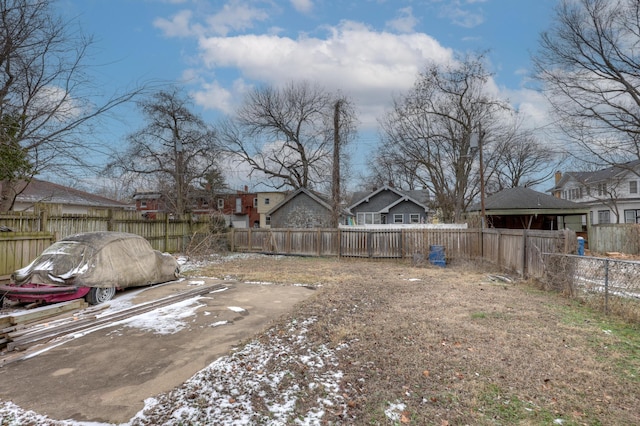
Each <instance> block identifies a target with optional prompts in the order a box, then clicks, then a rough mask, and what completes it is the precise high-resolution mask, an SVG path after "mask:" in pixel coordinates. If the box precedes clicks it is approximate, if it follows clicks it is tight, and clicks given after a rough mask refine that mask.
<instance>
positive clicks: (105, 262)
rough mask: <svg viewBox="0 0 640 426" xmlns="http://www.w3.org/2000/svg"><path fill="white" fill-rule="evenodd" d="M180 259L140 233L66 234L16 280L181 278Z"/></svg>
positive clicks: (106, 282) (117, 283) (90, 282)
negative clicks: (161, 249) (151, 242)
mask: <svg viewBox="0 0 640 426" xmlns="http://www.w3.org/2000/svg"><path fill="white" fill-rule="evenodd" d="M177 274H178V262H177V261H176V260H175V258H174V257H173V256H171V255H169V254H164V253H161V252H159V251H157V250H154V249H153V248H152V247H151V245H150V244H149V242H148V241H147V240H145V239H144V238H142V237H140V236H139V235H135V234H127V233H121V232H89V233H84V234H78V235H73V236H70V237H67V238H64V239H62V240H60V241H58V242H56V243H54V244H52V245H51V246H50V247H49V248H47V249H46V250H45V251H43V252H42V254H41V255H40V256H38V257H37V258H36V259H35V260H34V261H33V262H31V264H29V265H28V266H26V267H24V268H22V269H19V270H17V271H15V272H14V273H13V275H12V281H13V282H15V283H16V284H18V285H20V284H26V283H36V284H49V285H64V286H69V285H73V286H76V287H81V286H82V287H117V288H126V287H134V286H141V285H147V284H155V283H161V282H166V281H171V280H174V279H175V278H177Z"/></svg>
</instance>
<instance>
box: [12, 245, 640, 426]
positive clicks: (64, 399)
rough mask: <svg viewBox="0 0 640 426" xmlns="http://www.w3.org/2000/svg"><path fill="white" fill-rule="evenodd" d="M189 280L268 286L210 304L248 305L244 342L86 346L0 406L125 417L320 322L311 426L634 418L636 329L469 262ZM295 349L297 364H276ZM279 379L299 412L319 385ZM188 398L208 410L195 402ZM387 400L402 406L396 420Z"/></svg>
mask: <svg viewBox="0 0 640 426" xmlns="http://www.w3.org/2000/svg"><path fill="white" fill-rule="evenodd" d="M197 274H199V275H204V276H209V277H217V278H225V279H235V280H238V282H240V283H243V282H253V283H263V282H269V283H272V285H269V286H267V285H264V286H262V285H256V284H243V285H237V286H235V289H234V290H233V292H229V293H227V294H226V295H224V296H223V297H228V299H226V300H221V299H217V296H216V297H214V298H213V300H212V301H211V304H209V307H208V308H206V309H208V310H215V309H216V307H218V308H220V309H221V310H222V311H224V307H226V306H228V304H231V303H233V304H239V303H240V302H239V301H238V300H241V299H240V298H239V295H240V294H242V295H244V296H243V297H247V300H245V301H244V304H240V306H246V307H247V308H248V311H249V312H250V314H249V315H248V316H244V317H243V318H242V319H240V318H239V317H238V315H237V314H234V313H233V312H232V313H229V312H227V315H231V316H232V317H233V318H232V319H234V320H235V321H236V323H237V324H242V325H243V328H244V331H245V332H243V333H240V332H235V331H233V329H231V328H230V329H227V333H228V334H227V335H215V336H211V335H209V334H207V333H203V332H202V331H198V329H197V327H192V329H191V330H190V331H188V332H186V333H183V334H182V336H180V337H167V336H160V337H158V336H153V335H145V334H144V333H141V332H140V331H139V330H138V331H131V332H127V333H124V334H122V335H117V336H116V335H113V334H107V333H103V334H102V335H101V336H100V335H94V336H91V337H90V336H87V337H86V338H82V339H78V340H77V341H75V342H74V343H73V344H72V345H64V346H62V347H60V348H59V349H56V350H55V351H51V353H47V354H43V355H40V356H38V357H36V358H34V359H31V360H27V361H25V362H22V363H21V365H18V366H17V367H15V366H13V365H12V366H11V369H0V399H3V400H11V401H14V402H15V403H16V404H18V405H20V406H22V407H23V408H29V409H33V410H35V411H36V412H39V413H43V414H49V413H50V414H51V415H52V416H53V418H57V419H64V418H74V419H76V420H82V419H87V420H89V419H91V420H96V421H109V422H116V421H126V420H128V419H129V418H130V417H131V413H133V412H135V411H136V407H137V409H139V408H140V405H141V404H140V401H142V400H143V399H144V398H147V397H149V396H153V395H154V392H157V391H158V390H159V389H168V388H170V387H171V386H176V383H179V382H180V381H183V380H185V379H186V378H188V377H189V376H190V375H191V374H193V372H194V369H196V368H197V367H198V366H204V365H205V364H206V363H207V362H210V361H212V360H213V359H215V358H216V357H217V356H219V355H221V354H224V353H225V352H227V351H229V349H230V348H231V347H232V346H234V345H237V344H238V343H239V341H240V340H243V339H248V338H255V339H258V340H267V339H269V334H266V333H263V330H265V328H266V327H270V328H272V327H277V330H278V331H277V333H281V334H283V333H286V330H287V326H286V324H288V323H290V322H291V321H293V320H296V319H297V320H301V319H302V320H304V319H305V318H316V321H315V322H313V323H312V324H311V325H310V326H309V329H308V331H307V333H306V334H305V338H306V339H307V341H308V342H307V343H308V346H309V345H310V346H317V347H320V346H328V347H330V348H333V349H340V350H338V351H336V353H337V354H338V355H337V356H338V358H339V360H338V362H337V366H338V368H339V369H340V371H341V373H342V376H341V379H340V383H341V385H340V389H339V394H340V397H341V398H342V399H343V401H344V407H335V409H334V410H327V411H326V412H325V413H324V416H323V418H322V423H320V424H334V425H387V424H392V425H404V424H410V425H440V426H447V425H511V424H526V425H549V424H563V425H596V424H602V425H605V424H606V425H629V424H640V410H639V409H638V407H640V373H639V371H640V335H639V333H638V331H639V330H640V329H639V327H638V326H637V325H628V324H625V323H622V322H618V321H616V320H615V319H614V318H605V317H602V316H600V315H599V314H597V313H593V312H591V311H590V310H589V309H588V308H586V307H585V306H583V305H581V304H580V303H579V302H576V301H572V300H568V299H566V298H564V297H562V295H559V294H556V293H549V292H542V291H539V290H538V289H537V288H536V287H535V286H534V285H532V283H525V282H519V281H517V280H515V281H511V280H504V279H503V278H502V274H499V273H496V271H492V270H490V269H485V268H483V267H479V266H478V265H473V264H460V263H458V264H453V265H448V266H447V268H444V269H443V268H438V267H433V266H431V265H420V266H413V265H411V264H409V263H402V262H397V261H367V260H349V259H340V260H339V259H319V258H293V257H268V256H253V257H251V256H249V257H245V258H243V257H239V258H236V259H234V260H232V261H228V262H224V263H218V264H213V265H208V266H203V267H202V268H201V269H200V270H199V271H197ZM296 284H305V285H308V286H309V287H315V288H317V290H315V291H314V290H309V289H308V288H305V287H301V286H297V285H296ZM244 286H249V289H248V290H247V292H246V293H245V292H244V291H243V290H242V288H243V287H244ZM244 288H246V287H244ZM234 292H235V296H234ZM276 301H279V302H278V303H276ZM220 315H221V313H220ZM208 331H210V330H207V332H208ZM205 336H206V337H205ZM106 354H110V355H106ZM296 355H298V356H304V355H305V354H303V353H301V354H287V356H286V358H287V359H292V358H295V356H296ZM276 358H277V357H274V359H273V360H272V362H271V364H270V367H268V368H270V369H272V370H273V371H272V372H274V373H275V372H278V371H280V370H281V369H282V365H281V364H278V362H279V361H278V359H276ZM112 360H117V361H118V362H117V363H118V365H119V367H118V369H112V367H111V362H112ZM287 368H289V367H287ZM327 368H329V367H327ZM331 368H337V367H335V366H331ZM269 373H270V371H261V374H265V375H267V374H269ZM288 374H289V376H288V377H289V379H288V380H289V381H299V389H301V393H302V394H301V396H300V397H299V398H298V399H297V402H296V405H295V407H292V409H293V410H295V412H296V413H298V414H299V417H300V418H301V417H303V415H304V413H307V412H309V410H311V409H312V408H313V407H314V406H315V405H317V402H318V400H319V398H322V397H323V395H322V394H321V392H322V390H313V389H309V388H308V387H307V386H306V384H307V383H306V380H308V377H307V376H306V374H307V371H306V370H305V367H304V365H303V364H300V366H299V368H298V369H297V370H295V369H294V370H291V371H289V373H288ZM274 392H277V390H275V391H274ZM255 398H259V395H257V394H256V395H255ZM164 400H168V401H170V400H171V393H170V392H169V393H166V394H165V398H164ZM198 403H199V404H205V405H206V396H205V395H201V396H200V398H199V399H198ZM255 406H260V405H259V404H255ZM390 406H395V407H400V408H399V409H398V416H397V417H393V416H390V415H389V413H388V410H389V408H390ZM205 408H206V407H205ZM179 409H180V407H177V406H176V407H173V408H167V406H163V408H162V410H158V412H149V413H147V419H150V420H148V422H147V423H144V424H166V423H167V422H168V419H169V418H170V417H167V416H170V415H171V414H172V413H175V412H177V411H178V410H179ZM265 410H266V408H265ZM294 414H295V413H294ZM267 415H268V413H267ZM292 418H296V416H295V415H294V416H293V417H292ZM138 424H143V423H138ZM172 424H177V423H175V422H174V423H172ZM181 424H182V423H181Z"/></svg>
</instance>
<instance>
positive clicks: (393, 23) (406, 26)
mask: <svg viewBox="0 0 640 426" xmlns="http://www.w3.org/2000/svg"><path fill="white" fill-rule="evenodd" d="M417 24H418V19H417V18H416V17H415V16H413V9H412V8H411V7H405V8H402V9H400V10H399V11H398V17H397V18H395V19H392V20H390V21H387V23H386V27H387V28H389V29H391V30H395V31H397V32H400V33H411V32H413V30H414V28H415V26H416V25H417Z"/></svg>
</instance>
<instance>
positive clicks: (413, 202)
mask: <svg viewBox="0 0 640 426" xmlns="http://www.w3.org/2000/svg"><path fill="white" fill-rule="evenodd" d="M351 200H352V202H351V205H350V206H349V211H350V212H351V214H352V215H353V217H354V219H355V224H356V225H384V224H387V225H392V224H396V225H400V224H417V223H426V222H427V221H428V219H429V207H428V206H427V205H428V203H429V194H428V192H426V191H415V190H414V191H403V190H400V189H396V188H394V187H391V186H387V185H384V186H383V187H381V188H378V189H376V190H374V191H373V192H356V193H355V194H354V195H353V197H352V199H351Z"/></svg>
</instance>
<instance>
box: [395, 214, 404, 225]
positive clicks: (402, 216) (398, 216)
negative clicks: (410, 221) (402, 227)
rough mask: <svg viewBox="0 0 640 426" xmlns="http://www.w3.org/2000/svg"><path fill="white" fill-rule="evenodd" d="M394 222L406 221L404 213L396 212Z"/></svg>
mask: <svg viewBox="0 0 640 426" xmlns="http://www.w3.org/2000/svg"><path fill="white" fill-rule="evenodd" d="M393 223H404V215H403V214H402V213H394V214H393Z"/></svg>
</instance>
